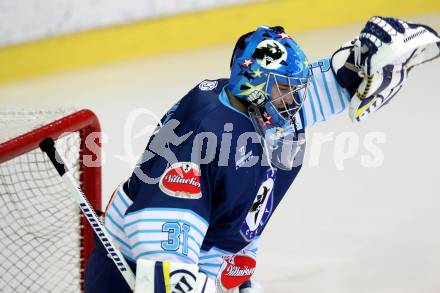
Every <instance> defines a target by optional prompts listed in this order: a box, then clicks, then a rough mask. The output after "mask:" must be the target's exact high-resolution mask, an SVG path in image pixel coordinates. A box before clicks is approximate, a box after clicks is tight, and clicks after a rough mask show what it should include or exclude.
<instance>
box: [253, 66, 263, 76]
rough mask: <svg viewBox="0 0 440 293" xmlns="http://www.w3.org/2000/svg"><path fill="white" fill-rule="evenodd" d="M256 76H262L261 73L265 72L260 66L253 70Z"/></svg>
mask: <svg viewBox="0 0 440 293" xmlns="http://www.w3.org/2000/svg"><path fill="white" fill-rule="evenodd" d="M253 74H254V77H261V74H263V72H262V71H261V70H260V68H258V69H257V70H255V71H254V72H253Z"/></svg>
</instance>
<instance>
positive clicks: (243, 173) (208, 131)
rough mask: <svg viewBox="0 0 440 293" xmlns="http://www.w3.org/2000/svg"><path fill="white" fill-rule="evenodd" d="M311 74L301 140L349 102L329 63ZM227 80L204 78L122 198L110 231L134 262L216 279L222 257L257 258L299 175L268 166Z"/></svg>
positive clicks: (118, 195) (113, 206)
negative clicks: (193, 268)
mask: <svg viewBox="0 0 440 293" xmlns="http://www.w3.org/2000/svg"><path fill="white" fill-rule="evenodd" d="M310 68H311V70H312V73H313V79H312V83H311V87H310V88H309V89H308V94H309V96H308V97H307V99H306V103H305V104H304V106H303V109H302V110H301V111H299V112H298V113H297V115H296V117H295V118H296V126H297V129H298V131H299V132H300V133H304V131H305V128H306V127H309V126H310V125H312V124H314V123H315V122H317V121H321V120H326V119H327V118H328V117H330V116H331V115H333V114H336V113H339V112H341V111H342V110H343V109H345V108H346V106H347V105H348V101H349V95H348V92H347V91H346V90H344V89H343V88H341V87H340V86H339V85H338V84H337V83H336V80H335V78H334V76H333V74H332V73H331V70H330V66H329V61H328V59H324V60H321V61H319V62H317V63H314V64H312V65H311V67H310ZM227 82H228V80H227V79H219V80H212V81H210V80H205V81H203V82H201V83H200V84H198V85H197V86H196V87H194V88H193V89H192V90H191V91H190V92H189V93H188V94H187V95H185V96H184V97H183V98H182V99H181V100H180V101H178V103H176V104H175V105H174V106H173V107H172V108H171V109H170V110H169V111H168V113H166V115H165V116H164V117H163V118H162V121H161V122H162V127H160V128H159V129H158V130H157V132H156V133H155V134H154V135H153V136H152V138H151V139H150V141H149V143H148V145H147V147H146V149H145V152H144V154H143V156H142V158H141V159H140V162H139V164H138V166H137V167H136V168H135V170H134V172H133V174H132V175H131V177H130V178H129V179H128V180H127V181H126V182H124V183H123V184H121V185H120V186H119V188H118V189H117V190H116V191H115V193H114V195H113V197H112V200H111V202H110V204H109V206H108V208H107V211H106V215H105V226H106V228H107V230H108V232H109V234H110V235H111V236H112V238H113V239H114V242H115V243H116V244H117V246H118V248H119V249H120V250H121V252H122V254H123V255H124V256H125V257H126V258H127V259H128V260H130V261H132V262H133V263H135V262H136V260H137V259H139V258H146V259H151V260H156V261H170V262H183V263H193V264H198V265H199V268H200V271H203V272H204V273H206V274H207V275H208V276H209V277H211V278H218V277H219V276H218V274H219V271H220V269H221V268H222V266H223V267H224V263H225V256H231V255H235V254H237V253H242V254H244V255H248V256H251V257H252V258H254V257H255V254H256V251H257V249H258V238H259V236H260V235H261V233H262V231H263V230H264V227H265V226H266V224H267V222H268V220H269V219H270V217H271V215H272V213H273V211H274V210H275V209H276V207H277V206H278V204H279V203H280V201H281V200H282V198H283V196H284V195H285V193H286V191H287V190H288V188H289V187H290V185H291V184H292V182H293V181H294V179H295V177H296V176H297V174H298V172H299V170H300V169H301V165H299V166H296V167H294V168H293V169H292V170H291V171H283V170H279V169H276V168H274V167H272V166H271V165H270V164H268V162H267V161H268V160H267V158H265V152H264V150H263V147H262V145H261V143H260V141H259V140H258V139H256V138H255V132H254V128H253V125H252V122H251V121H250V119H249V118H248V117H247V115H246V114H244V113H241V112H239V111H238V110H236V109H235V108H234V107H232V106H231V105H230V103H229V99H228V97H227V94H226V92H225V85H226V84H227ZM299 156H303V152H300V154H299ZM252 272H253V271H252V270H251V271H249V272H244V273H247V274H250V275H251V274H252Z"/></svg>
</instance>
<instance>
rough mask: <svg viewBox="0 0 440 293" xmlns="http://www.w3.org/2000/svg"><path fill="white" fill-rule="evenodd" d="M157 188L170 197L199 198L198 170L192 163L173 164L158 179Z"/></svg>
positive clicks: (200, 195) (200, 193)
mask: <svg viewBox="0 0 440 293" xmlns="http://www.w3.org/2000/svg"><path fill="white" fill-rule="evenodd" d="M159 187H160V190H162V192H164V193H166V194H168V195H169V196H172V197H179V198H186V199H198V198H201V197H202V191H201V188H200V168H199V166H198V165H197V164H194V163H192V162H179V163H174V164H172V165H171V166H170V167H168V168H167V169H166V170H165V172H164V173H163V174H162V176H161V177H160V182H159Z"/></svg>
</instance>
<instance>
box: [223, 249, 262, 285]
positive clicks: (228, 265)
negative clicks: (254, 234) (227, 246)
mask: <svg viewBox="0 0 440 293" xmlns="http://www.w3.org/2000/svg"><path fill="white" fill-rule="evenodd" d="M223 259H224V261H223V265H222V267H221V269H220V271H219V274H218V277H217V287H218V288H219V289H221V290H220V292H223V291H225V290H228V289H232V288H235V287H237V286H240V285H241V284H243V283H244V282H246V281H247V280H249V279H250V278H251V277H252V275H253V274H254V272H255V267H256V265H257V262H256V261H255V256H254V255H252V253H245V254H235V255H228V256H223Z"/></svg>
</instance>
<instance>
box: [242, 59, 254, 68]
mask: <svg viewBox="0 0 440 293" xmlns="http://www.w3.org/2000/svg"><path fill="white" fill-rule="evenodd" d="M252 64H254V61H252V58H249V59H246V58H244V61H243V63H241V65H243V66H246V67H249V66H251V65H252Z"/></svg>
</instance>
